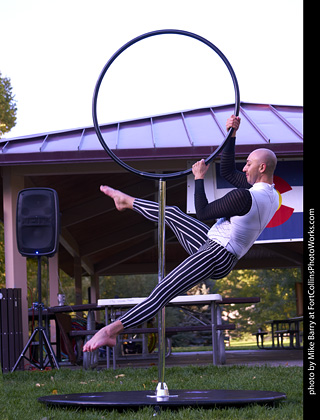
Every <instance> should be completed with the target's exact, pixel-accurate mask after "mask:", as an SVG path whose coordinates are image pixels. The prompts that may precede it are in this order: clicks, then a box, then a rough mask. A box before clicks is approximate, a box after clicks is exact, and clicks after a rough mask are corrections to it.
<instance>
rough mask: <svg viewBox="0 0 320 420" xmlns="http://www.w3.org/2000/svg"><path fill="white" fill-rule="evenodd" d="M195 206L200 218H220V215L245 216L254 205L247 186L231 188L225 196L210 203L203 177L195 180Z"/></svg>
mask: <svg viewBox="0 0 320 420" xmlns="http://www.w3.org/2000/svg"><path fill="white" fill-rule="evenodd" d="M194 198H195V208H196V215H197V218H198V219H199V220H203V221H204V220H210V219H218V218H220V217H227V218H229V217H232V216H243V215H244V214H246V213H248V211H249V210H250V208H251V205H252V198H251V194H250V192H249V191H248V190H247V189H245V188H238V189H234V190H231V191H230V192H228V193H227V194H226V195H225V196H224V197H222V198H219V199H218V200H215V201H212V202H211V203H208V200H207V197H206V194H205V191H204V182H203V179H197V180H196V181H195V195H194Z"/></svg>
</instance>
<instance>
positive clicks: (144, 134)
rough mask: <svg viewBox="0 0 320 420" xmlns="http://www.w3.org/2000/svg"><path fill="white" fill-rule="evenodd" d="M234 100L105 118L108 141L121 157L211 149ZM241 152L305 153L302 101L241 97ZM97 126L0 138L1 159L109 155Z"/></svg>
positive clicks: (32, 160) (33, 160) (14, 161)
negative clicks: (267, 101)
mask: <svg viewBox="0 0 320 420" xmlns="http://www.w3.org/2000/svg"><path fill="white" fill-rule="evenodd" d="M233 109H234V106H233V105H224V106H216V107H207V108H201V109H193V110H187V111H182V112H175V113H171V114H166V115H157V116H152V117H145V118H140V119H136V120H130V121H122V122H116V123H109V124H104V125H103V124H102V125H101V126H100V129H101V132H102V134H103V136H104V138H105V141H106V143H107V145H108V147H109V148H110V149H112V150H114V151H117V155H118V156H119V157H120V158H122V159H138V160H139V159H150V158H152V159H157V158H164V157H166V158H179V157H180V158H181V157H194V156H197V155H199V154H200V155H201V153H204V154H207V153H211V152H212V150H214V149H215V148H216V147H217V146H219V145H220V143H221V142H222V140H223V139H224V137H225V135H226V131H225V122H226V119H227V118H228V117H229V116H230V115H231V114H232V113H233ZM240 117H241V129H240V130H239V132H238V134H237V146H238V153H239V151H240V153H241V150H242V151H243V153H247V149H248V146H251V147H250V149H252V146H258V147H264V146H266V145H269V146H270V147H272V148H273V150H275V151H276V152H277V153H280V154H281V153H282V154H297V153H298V154H301V153H302V146H303V122H302V119H303V107H302V106H286V105H270V104H252V103H241V107H240ZM106 159H109V157H108V156H107V155H106V152H105V151H104V150H103V148H102V146H101V144H100V142H99V140H98V138H97V136H96V133H95V130H94V128H93V126H90V127H84V128H78V129H72V130H67V131H58V132H50V133H41V134H35V135H29V136H25V137H19V138H11V139H5V138H3V139H1V140H0V165H2V166H4V165H12V164H13V165H14V164H19V163H28V164H32V163H36V162H39V163H46V162H55V163H58V162H59V161H61V162H65V161H90V160H93V161H95V160H106Z"/></svg>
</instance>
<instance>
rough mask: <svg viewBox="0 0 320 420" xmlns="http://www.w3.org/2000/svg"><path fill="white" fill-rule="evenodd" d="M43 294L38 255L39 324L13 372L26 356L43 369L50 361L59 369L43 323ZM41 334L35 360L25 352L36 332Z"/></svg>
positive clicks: (29, 360)
mask: <svg viewBox="0 0 320 420" xmlns="http://www.w3.org/2000/svg"><path fill="white" fill-rule="evenodd" d="M41 300H42V295H41V256H38V326H37V327H36V328H35V329H34V331H33V333H32V334H31V337H30V338H29V340H28V342H27V344H26V346H25V348H24V349H23V351H22V353H21V354H20V356H19V358H18V360H17V362H16V364H15V365H14V366H13V368H12V370H11V372H14V371H15V370H16V368H17V366H18V365H19V363H20V361H21V360H22V358H25V359H26V360H28V362H30V363H31V364H32V365H33V366H34V367H36V368H38V369H41V370H43V368H45V367H47V364H48V362H50V365H51V367H52V368H54V367H56V368H57V369H59V364H58V361H57V359H56V356H55V354H54V352H53V349H52V346H51V343H50V341H49V339H48V336H47V333H46V330H45V328H44V327H43V325H42V309H43V303H42V302H41ZM37 333H38V334H39V361H38V362H35V361H33V360H31V359H29V358H28V357H26V356H25V353H26V352H27V350H28V348H29V347H31V345H32V341H33V339H34V337H35V335H36V334H37ZM43 345H44V346H45V349H46V352H47V356H48V362H47V363H45V360H44V359H43Z"/></svg>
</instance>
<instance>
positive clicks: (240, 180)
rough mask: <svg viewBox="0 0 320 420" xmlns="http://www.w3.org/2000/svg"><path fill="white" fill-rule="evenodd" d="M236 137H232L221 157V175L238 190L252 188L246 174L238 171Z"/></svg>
mask: <svg viewBox="0 0 320 420" xmlns="http://www.w3.org/2000/svg"><path fill="white" fill-rule="evenodd" d="M235 141H236V138H235V137H231V138H230V140H229V142H228V144H227V145H226V147H225V148H224V150H223V152H222V155H221V166H220V175H221V176H222V177H223V178H224V179H225V180H226V181H228V182H230V184H232V185H233V186H234V187H236V188H251V187H252V185H250V184H249V183H248V182H247V178H246V175H245V173H244V172H240V171H238V170H237V169H236V163H235Z"/></svg>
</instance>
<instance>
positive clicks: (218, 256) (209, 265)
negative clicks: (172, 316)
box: [83, 240, 237, 351]
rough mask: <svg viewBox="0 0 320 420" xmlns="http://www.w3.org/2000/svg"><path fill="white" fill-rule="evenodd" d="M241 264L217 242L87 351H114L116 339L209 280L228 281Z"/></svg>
mask: <svg viewBox="0 0 320 420" xmlns="http://www.w3.org/2000/svg"><path fill="white" fill-rule="evenodd" d="M236 262H237V259H236V257H235V256H234V255H233V254H231V253H230V252H228V251H227V250H226V249H225V248H223V247H222V246H221V245H219V244H217V243H216V242H213V241H210V240H209V241H207V242H206V244H205V245H204V246H203V247H201V249H200V250H199V251H198V252H196V253H195V254H193V255H191V256H189V257H188V258H187V259H186V260H185V261H183V262H182V263H181V264H179V265H178V267H176V268H175V269H174V270H173V271H171V273H169V274H168V275H167V276H166V277H165V278H164V279H163V281H162V282H161V283H159V284H158V285H157V286H156V287H155V288H154V290H153V291H152V292H151V294H150V296H149V297H148V298H147V299H146V300H145V301H143V302H142V303H140V304H139V305H136V306H135V307H134V308H132V309H130V310H129V311H128V312H126V313H125V314H124V315H123V316H121V317H120V318H119V319H118V320H117V321H115V322H114V323H112V324H110V325H107V326H106V327H104V328H102V329H101V330H100V331H99V332H98V333H97V334H96V335H99V336H98V337H97V339H96V335H95V336H94V337H92V339H91V340H90V341H88V343H87V344H86V345H85V347H84V349H83V350H84V351H92V350H95V349H96V348H98V347H99V346H102V345H107V346H109V347H112V346H114V345H115V343H116V337H117V335H118V334H120V333H121V332H122V331H123V330H124V329H127V328H132V327H134V326H137V325H140V324H142V323H143V322H145V321H147V320H149V319H151V318H153V317H154V316H155V315H156V314H157V312H158V311H159V310H160V309H161V308H162V307H164V306H165V305H166V304H167V303H168V302H169V301H170V300H171V299H173V298H174V297H176V296H178V295H179V294H181V293H183V292H185V291H187V290H189V289H190V288H191V287H192V286H194V285H195V284H197V283H199V282H200V281H201V280H204V279H207V278H213V279H218V278H222V277H225V276H226V275H227V274H228V273H229V272H230V271H231V270H232V268H233V267H234V265H235V263H236Z"/></svg>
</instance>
